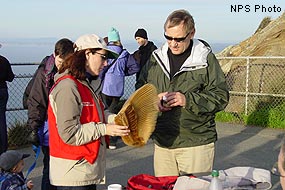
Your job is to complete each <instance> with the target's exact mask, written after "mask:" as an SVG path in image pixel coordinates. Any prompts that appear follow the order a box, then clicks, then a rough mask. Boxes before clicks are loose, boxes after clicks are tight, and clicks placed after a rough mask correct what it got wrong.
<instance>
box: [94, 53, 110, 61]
mask: <svg viewBox="0 0 285 190" xmlns="http://www.w3.org/2000/svg"><path fill="white" fill-rule="evenodd" d="M90 53H92V54H93V55H94V54H95V53H97V54H98V55H100V57H101V58H102V59H103V60H104V61H105V60H107V59H108V58H107V56H106V55H104V54H102V53H99V52H97V51H93V52H92V51H91V52H90Z"/></svg>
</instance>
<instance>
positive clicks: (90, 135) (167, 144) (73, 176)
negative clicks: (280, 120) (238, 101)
mask: <svg viewBox="0 0 285 190" xmlns="http://www.w3.org/2000/svg"><path fill="white" fill-rule="evenodd" d="M163 29H164V34H163V35H164V37H165V39H166V42H165V43H164V44H163V45H162V46H161V47H159V48H157V47H156V45H155V44H154V43H153V42H152V41H149V40H148V35H147V32H146V30H145V29H143V28H138V30H137V31H136V32H135V34H134V38H135V40H136V41H137V43H138V45H139V48H138V50H137V51H135V52H134V53H130V52H129V51H128V50H126V49H125V48H124V47H123V44H122V42H121V39H120V34H119V31H118V30H117V29H116V28H113V27H111V28H110V31H109V32H108V34H107V36H106V37H105V38H104V39H103V38H102V37H100V36H98V35H96V34H85V35H82V36H80V37H79V38H78V39H77V40H76V41H75V42H72V41H71V40H69V39H66V38H63V39H60V40H59V41H57V42H56V44H55V47H54V52H53V53H52V54H51V55H49V56H47V57H45V58H44V59H43V60H42V62H41V64H40V65H39V67H38V69H37V71H36V73H35V74H34V76H33V79H32V81H31V82H30V83H29V85H28V87H27V88H26V92H25V93H26V96H27V100H26V101H27V102H26V105H27V109H28V122H27V123H28V126H29V127H30V129H31V133H30V135H29V138H28V139H29V141H30V142H31V143H32V144H33V145H34V146H35V147H39V146H40V147H41V149H42V152H43V155H44V158H43V163H44V168H43V176H42V186H41V189H42V190H46V189H58V190H72V189H77V190H89V189H90V190H91V189H92V190H94V189H96V186H97V184H101V183H106V181H105V180H106V179H105V168H106V149H107V148H109V149H115V148H116V142H117V138H118V137H121V136H126V135H128V134H129V133H130V129H129V128H128V126H121V125H116V124H115V123H114V120H113V119H114V116H115V115H116V114H117V111H116V110H117V109H116V106H117V105H118V102H119V100H120V98H121V97H122V95H123V92H124V80H125V76H130V75H134V74H135V75H136V84H135V88H136V89H138V88H140V87H142V86H143V85H144V84H146V83H151V84H153V85H154V86H155V87H156V89H157V92H158V99H159V100H160V101H159V102H158V105H157V106H158V108H159V111H160V112H159V115H158V118H157V121H156V127H155V130H154V132H153V134H152V136H151V138H152V139H153V140H154V163H153V165H154V174H155V176H179V175H185V174H193V173H205V172H210V171H211V170H212V169H213V163H214V159H215V142H216V141H217V131H216V124H215V114H216V113H217V112H219V111H221V110H223V109H224V108H225V107H226V106H227V104H228V101H229V90H228V87H227V84H226V80H225V76H224V74H223V72H222V70H221V67H220V65H219V62H218V60H217V59H216V57H215V55H214V54H213V52H212V50H211V47H210V45H209V44H208V43H207V42H205V41H203V40H199V39H196V38H194V36H195V32H196V30H195V22H194V19H193V17H192V15H191V14H190V13H189V12H188V11H186V10H176V11H174V12H172V13H171V14H170V15H169V16H168V17H167V19H166V21H165V23H164V27H163ZM0 63H1V64H0V70H1V75H0V124H1V126H0V129H1V131H0V132H1V134H0V135H1V136H0V137H1V138H0V140H1V144H0V154H1V155H0V169H1V171H0V187H1V190H2V189H3V190H4V189H9V188H10V187H12V186H13V187H15V189H32V188H33V183H32V181H27V180H26V179H25V178H24V176H23V174H22V169H23V165H24V159H25V158H27V157H28V155H26V154H21V153H19V152H17V151H11V150H8V151H7V149H8V143H7V142H8V141H7V125H6V118H5V111H6V105H7V100H8V91H7V84H6V81H9V82H11V81H12V80H13V78H14V74H13V72H12V69H11V66H10V63H9V61H8V60H7V59H6V58H4V57H3V56H1V57H0ZM109 137H110V138H109ZM283 154H284V148H282V149H281V150H280V154H279V160H283V161H282V163H281V161H280V164H279V167H280V169H281V170H282V171H284V168H283V167H284V157H283V156H282V155H283ZM16 187H17V188H16Z"/></svg>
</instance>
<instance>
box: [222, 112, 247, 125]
mask: <svg viewBox="0 0 285 190" xmlns="http://www.w3.org/2000/svg"><path fill="white" fill-rule="evenodd" d="M216 121H219V122H231V123H240V122H242V121H241V118H240V116H239V115H238V114H237V113H232V112H225V111H220V112H218V113H217V114H216Z"/></svg>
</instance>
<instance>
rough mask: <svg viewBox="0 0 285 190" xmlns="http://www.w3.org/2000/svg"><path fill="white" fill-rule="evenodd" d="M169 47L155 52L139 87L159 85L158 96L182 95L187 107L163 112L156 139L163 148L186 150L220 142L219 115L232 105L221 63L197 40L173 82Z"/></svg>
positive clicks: (137, 84)
mask: <svg viewBox="0 0 285 190" xmlns="http://www.w3.org/2000/svg"><path fill="white" fill-rule="evenodd" d="M167 50H168V45H167V43H166V44H164V45H163V46H162V47H161V48H159V49H157V50H155V51H154V52H153V54H152V56H151V58H150V60H149V62H148V63H147V64H146V65H145V66H144V67H143V68H142V70H141V74H140V76H139V78H138V81H137V83H136V88H139V87H141V86H142V85H144V84H145V83H151V84H153V85H155V87H156V88H157V91H158V93H161V92H181V93H183V94H184V95H185V97H186V106H185V107H180V106H178V107H174V108H172V110H170V111H166V112H160V114H159V116H158V119H157V124H156V128H155V131H154V133H153V134H152V138H153V139H154V142H155V143H156V144H157V145H158V146H161V147H166V148H182V147H193V146H199V145H205V144H209V143H212V142H215V141H216V140H217V132H216V124H215V114H216V113H217V112H219V111H221V110H223V109H224V108H225V107H226V105H227V104H228V100H229V92H228V88H227V84H226V80H225V76H224V73H223V71H222V70H221V67H220V65H219V62H218V60H217V59H216V57H215V55H214V54H213V53H212V52H211V49H210V47H209V46H208V45H205V44H204V43H202V42H201V41H199V40H197V39H194V40H193V48H192V50H191V55H190V56H189V57H188V58H187V59H186V61H185V62H184V63H183V65H182V66H181V68H180V70H179V71H178V72H177V73H176V74H175V75H174V77H173V78H172V80H170V75H169V73H170V66H169V60H168V57H167Z"/></svg>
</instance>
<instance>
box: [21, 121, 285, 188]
mask: <svg viewBox="0 0 285 190" xmlns="http://www.w3.org/2000/svg"><path fill="white" fill-rule="evenodd" d="M217 130H218V137H219V140H218V141H217V151H216V159H215V164H214V168H215V169H218V170H220V169H227V168H230V167H236V166H251V167H257V168H263V169H268V170H270V169H271V167H272V165H273V164H274V163H275V162H276V161H277V157H278V152H279V148H280V142H281V139H282V137H283V133H284V132H285V131H284V130H279V129H267V128H260V127H244V126H242V125H237V124H225V123H218V125H217ZM20 151H22V152H28V153H31V154H32V155H34V153H33V152H32V149H31V148H24V149H21V150H20ZM152 155H153V143H152V142H151V141H149V143H148V144H147V145H146V146H144V147H142V148H132V147H128V146H125V145H124V143H123V142H121V141H119V143H118V148H117V149H116V150H108V153H107V173H106V175H107V184H106V185H99V186H98V188H97V189H98V190H105V189H107V185H108V184H112V183H120V184H122V185H126V184H127V180H128V179H129V178H130V177H131V176H134V175H137V174H141V173H147V174H151V175H153V157H152ZM32 162H33V158H32V157H30V158H28V159H26V169H25V171H24V172H25V174H26V170H27V168H28V167H29V166H30V165H31V164H32ZM41 172H42V155H41V156H40V158H39V160H38V162H37V167H36V168H35V169H34V170H33V172H32V173H31V174H30V178H31V179H32V180H33V181H34V184H35V188H34V189H33V190H40V189H41V188H40V184H41ZM271 181H272V189H273V190H277V189H278V190H279V189H281V187H280V184H279V177H276V176H272V179H271Z"/></svg>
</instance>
